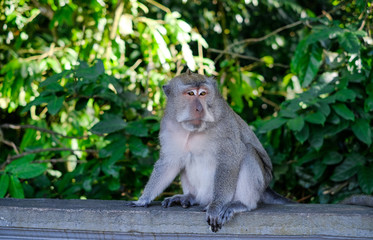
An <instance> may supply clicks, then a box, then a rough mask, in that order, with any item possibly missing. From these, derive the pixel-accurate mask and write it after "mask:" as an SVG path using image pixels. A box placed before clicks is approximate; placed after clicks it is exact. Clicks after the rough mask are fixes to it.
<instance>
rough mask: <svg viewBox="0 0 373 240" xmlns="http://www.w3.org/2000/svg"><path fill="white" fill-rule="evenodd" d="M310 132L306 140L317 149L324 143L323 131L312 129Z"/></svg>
mask: <svg viewBox="0 0 373 240" xmlns="http://www.w3.org/2000/svg"><path fill="white" fill-rule="evenodd" d="M311 132H312V134H311V137H310V138H309V139H308V141H309V142H310V144H311V146H312V147H313V148H315V149H316V150H319V149H320V148H321V147H322V145H323V143H324V133H323V132H322V131H318V130H317V129H314V130H313V131H311Z"/></svg>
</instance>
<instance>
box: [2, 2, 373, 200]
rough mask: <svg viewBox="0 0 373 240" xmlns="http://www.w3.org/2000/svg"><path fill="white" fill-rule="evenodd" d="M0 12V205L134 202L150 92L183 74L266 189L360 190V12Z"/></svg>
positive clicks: (372, 89) (371, 184) (146, 169)
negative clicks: (241, 147) (258, 146)
mask: <svg viewBox="0 0 373 240" xmlns="http://www.w3.org/2000/svg"><path fill="white" fill-rule="evenodd" d="M0 3H1V5H2V6H1V8H0V11H1V13H0V14H1V15H0V27H1V31H0V69H1V70H0V197H15V198H41V197H42V198H81V199H85V198H94V199H124V200H129V199H136V198H137V197H138V196H139V195H140V193H141V190H142V188H143V186H144V185H145V183H146V181H147V179H148V177H149V175H150V173H151V171H152V165H153V163H154V162H155V161H156V160H157V158H158V154H159V142H158V139H157V136H158V132H159V121H160V118H161V116H162V110H163V108H164V105H165V96H164V94H163V93H162V91H161V86H162V85H163V84H165V83H166V82H167V81H168V80H170V79H171V78H172V77H174V76H175V75H177V74H180V73H181V72H184V71H185V70H186V69H187V68H190V69H191V70H192V71H196V72H199V73H201V74H206V75H209V76H214V77H215V78H216V79H217V81H218V84H219V87H220V90H221V92H222V94H223V96H224V97H225V98H226V100H227V101H228V103H229V104H230V105H231V106H232V108H233V109H234V110H235V111H236V112H237V113H238V114H240V115H241V116H242V117H243V119H244V120H245V121H247V122H248V124H250V125H252V126H253V129H254V130H255V132H256V133H257V135H258V137H259V138H260V140H261V142H262V143H263V145H264V146H265V148H266V149H267V151H268V153H269V155H270V157H271V159H272V162H273V165H274V179H273V181H272V183H271V186H272V187H273V188H274V189H275V190H276V191H278V192H279V193H281V194H283V195H285V196H287V197H290V198H292V199H295V200H297V201H299V202H317V203H331V202H337V201H339V200H340V199H343V198H345V197H346V196H349V195H351V194H359V193H364V194H372V192H373V174H372V173H373V148H372V133H371V131H372V124H371V122H372V116H373V114H372V111H373V62H372V59H373V58H372V55H373V39H372V32H373V31H372V26H373V25H372V24H373V23H372V20H373V14H372V6H373V5H372V3H368V2H367V1H364V0H353V1H340V0H328V1H324V0H322V1H321V0H318V1H302V0H261V1H259V0H235V1H233V0H228V1H222V0H213V1H210V0H208V1H207V0H182V1H181V0H178V1H171V0H165V1H154V0H138V1H137V0H111V1H104V0H90V1H82V0H79V1H71V0H41V1H35V0H31V1H30V0H22V1H18V0H8V1H4V0H2V1H0ZM175 192H180V187H179V184H178V183H177V181H175V183H173V184H172V186H171V187H170V188H169V189H167V191H166V192H165V193H164V194H163V195H162V196H163V197H164V196H167V195H170V194H173V193H175Z"/></svg>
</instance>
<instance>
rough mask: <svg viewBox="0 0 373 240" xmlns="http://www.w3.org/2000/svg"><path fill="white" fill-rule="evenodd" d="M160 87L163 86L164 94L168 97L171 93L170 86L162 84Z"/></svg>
mask: <svg viewBox="0 0 373 240" xmlns="http://www.w3.org/2000/svg"><path fill="white" fill-rule="evenodd" d="M162 88H163V92H164V93H165V94H166V96H167V97H169V96H170V94H171V88H170V86H169V85H163V87H162Z"/></svg>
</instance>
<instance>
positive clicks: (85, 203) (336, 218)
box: [0, 199, 373, 240]
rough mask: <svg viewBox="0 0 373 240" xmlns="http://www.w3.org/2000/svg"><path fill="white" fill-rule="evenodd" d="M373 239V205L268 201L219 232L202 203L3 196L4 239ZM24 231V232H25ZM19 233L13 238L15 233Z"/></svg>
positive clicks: (1, 234) (0, 217) (1, 220)
mask: <svg viewBox="0 0 373 240" xmlns="http://www.w3.org/2000/svg"><path fill="white" fill-rule="evenodd" d="M16 236H19V237H21V238H23V239H35V238H43V239H51V238H54V239H55V238H69V239H106V238H110V239H155V238H156V239H159V238H160V239H209V238H219V239H220V238H229V239H232V240H233V239H243V238H254V239H255V238H258V239H262V238H266V239H276V238H278V237H283V238H286V239H291V238H302V239H304V238H309V239H319V238H335V239H355V238H363V239H364V238H367V239H373V208H369V207H362V206H349V205H311V204H310V205H308V204H307V205H303V204H295V205H264V206H261V207H260V208H258V209H257V210H255V211H252V212H247V213H241V214H237V215H236V216H235V218H234V219H233V220H232V221H231V222H229V223H228V224H227V225H225V226H224V227H223V229H221V230H220V231H219V232H218V233H217V234H214V233H212V232H211V231H210V230H209V227H208V225H207V223H206V221H205V213H204V212H202V208H200V207H192V208H189V209H183V208H181V207H172V208H168V209H164V208H162V207H161V206H160V205H159V203H155V204H154V205H152V206H150V207H148V208H133V207H128V206H126V205H125V202H124V201H104V200H57V199H24V200H19V199H0V239H19V238H17V237H16ZM22 236H23V237H22ZM12 237H14V238H12Z"/></svg>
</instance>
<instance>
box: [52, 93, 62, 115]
mask: <svg viewBox="0 0 373 240" xmlns="http://www.w3.org/2000/svg"><path fill="white" fill-rule="evenodd" d="M64 99H65V97H57V96H53V98H52V99H51V100H50V101H49V102H48V112H49V113H50V114H52V115H55V114H56V113H58V112H59V111H60V109H61V107H62V104H63V100H64Z"/></svg>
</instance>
